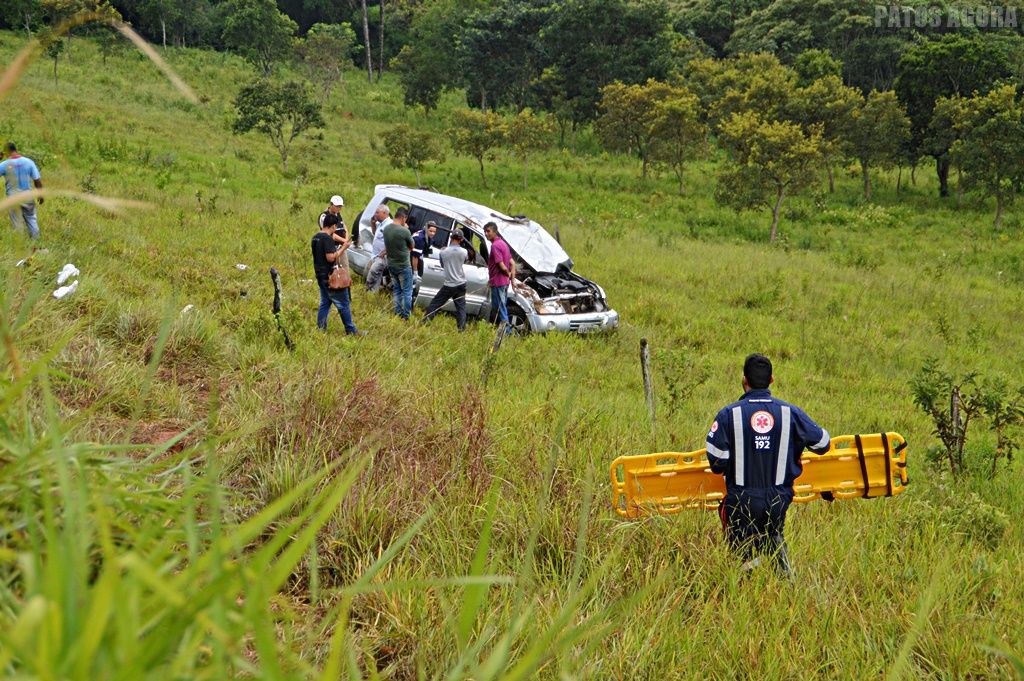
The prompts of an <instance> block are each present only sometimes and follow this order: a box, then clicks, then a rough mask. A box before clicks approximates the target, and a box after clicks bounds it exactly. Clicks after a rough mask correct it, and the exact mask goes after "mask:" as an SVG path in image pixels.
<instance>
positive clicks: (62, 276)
mask: <svg viewBox="0 0 1024 681" xmlns="http://www.w3.org/2000/svg"><path fill="white" fill-rule="evenodd" d="M79 274H81V272H79V271H78V268H77V267H75V266H74V265H72V264H71V263H68V264H67V265H64V267H62V268H61V270H60V272H58V273H57V286H62V285H63V284H64V282H65V281H67V280H68V279H70V278H71V277H77V276H78V275H79Z"/></svg>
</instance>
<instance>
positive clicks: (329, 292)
mask: <svg viewBox="0 0 1024 681" xmlns="http://www.w3.org/2000/svg"><path fill="white" fill-rule="evenodd" d="M317 283H318V284H319V285H320V309H319V310H317V313H316V325H317V326H318V327H319V328H321V329H322V330H324V331H326V330H327V317H328V315H330V313H331V305H333V306H334V307H336V308H338V314H339V315H340V316H341V323H342V324H344V325H345V333H356V332H357V331H356V325H355V324H353V323H352V295H351V294H350V293H349V289H347V288H342V289H330V288H327V282H326V281H319V280H317Z"/></svg>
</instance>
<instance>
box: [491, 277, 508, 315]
mask: <svg viewBox="0 0 1024 681" xmlns="http://www.w3.org/2000/svg"><path fill="white" fill-rule="evenodd" d="M506 300H508V286H492V287H491V312H493V313H495V314H496V315H497V317H495V321H497V322H505V323H506V324H508V307H507V306H506V305H505V301H506Z"/></svg>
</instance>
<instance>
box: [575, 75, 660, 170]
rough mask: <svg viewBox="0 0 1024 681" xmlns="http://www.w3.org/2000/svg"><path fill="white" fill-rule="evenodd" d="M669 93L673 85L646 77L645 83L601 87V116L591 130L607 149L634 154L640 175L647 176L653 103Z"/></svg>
mask: <svg viewBox="0 0 1024 681" xmlns="http://www.w3.org/2000/svg"><path fill="white" fill-rule="evenodd" d="M670 94H672V86H671V85H668V84H666V83H659V82H658V81H656V80H649V81H647V83H645V84H644V85H624V84H623V83H619V82H615V83H612V84H611V85H606V86H605V87H604V88H602V89H601V103H600V105H599V108H600V111H601V116H600V117H599V118H598V119H597V121H596V122H595V123H594V131H595V132H596V133H597V136H598V139H600V140H601V144H603V145H604V146H605V147H606V148H607V149H612V150H615V151H627V152H630V153H636V154H637V155H638V156H639V157H640V177H642V178H645V179H646V178H647V166H648V165H649V164H650V161H651V147H652V146H653V140H654V127H653V124H654V118H655V115H656V112H655V108H654V105H655V104H656V103H657V102H660V101H663V100H665V99H666V98H668V96H669V95H670Z"/></svg>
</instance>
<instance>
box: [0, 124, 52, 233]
mask: <svg viewBox="0 0 1024 681" xmlns="http://www.w3.org/2000/svg"><path fill="white" fill-rule="evenodd" d="M0 153H2V157H3V160H2V161H0V175H2V176H3V178H4V184H5V185H6V189H7V196H13V195H14V194H21V193H22V192H27V191H31V190H32V189H33V188H35V189H42V188H43V181H42V176H41V175H40V174H39V168H38V166H36V164H35V161H33V160H32V159H30V158H28V157H27V156H22V155H21V154H19V153H18V146H17V145H16V144H15V143H14V142H7V143H6V144H5V145H4V146H3V150H2V152H0ZM36 202H38V203H39V205H40V206H41V205H43V197H42V196H40V197H39V198H38V199H32V198H29V199H27V200H25V201H22V202H21V203H20V204H18V205H15V206H12V207H11V208H10V209H9V211H8V215H9V216H10V218H11V227H13V228H14V229H16V230H17V229H21V226H22V225H24V226H25V229H26V230H27V231H28V236H29V238H30V239H38V238H39V221H38V219H37V217H36Z"/></svg>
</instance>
